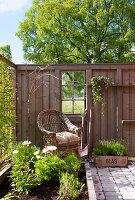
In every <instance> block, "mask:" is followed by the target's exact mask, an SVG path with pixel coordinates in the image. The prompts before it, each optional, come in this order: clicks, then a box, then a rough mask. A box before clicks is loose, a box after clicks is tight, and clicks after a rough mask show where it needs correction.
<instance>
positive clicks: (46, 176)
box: [35, 154, 66, 181]
mask: <svg viewBox="0 0 135 200" xmlns="http://www.w3.org/2000/svg"><path fill="white" fill-rule="evenodd" d="M65 167H66V163H65V161H64V160H63V159H61V158H60V157H59V156H58V155H50V154H48V155H46V156H45V157H43V158H42V159H41V160H38V161H37V162H36V164H35V172H36V174H37V175H38V177H39V178H40V179H41V181H42V180H47V181H49V180H55V179H57V178H59V175H60V172H61V171H63V170H64V169H65Z"/></svg>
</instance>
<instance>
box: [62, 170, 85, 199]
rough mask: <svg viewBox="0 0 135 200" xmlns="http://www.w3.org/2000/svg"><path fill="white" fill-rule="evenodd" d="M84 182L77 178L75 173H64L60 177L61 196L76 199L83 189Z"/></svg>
mask: <svg viewBox="0 0 135 200" xmlns="http://www.w3.org/2000/svg"><path fill="white" fill-rule="evenodd" d="M83 187H84V184H82V183H80V182H79V181H78V178H75V176H74V174H69V173H68V172H66V173H62V174H61V178H60V188H59V197H60V198H70V199H75V198H77V197H78V196H79V194H80V192H81V191H82V189H83Z"/></svg>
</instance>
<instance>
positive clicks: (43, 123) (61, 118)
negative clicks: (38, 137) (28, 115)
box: [37, 110, 81, 157]
mask: <svg viewBox="0 0 135 200" xmlns="http://www.w3.org/2000/svg"><path fill="white" fill-rule="evenodd" d="M37 124H38V127H39V129H40V130H41V131H42V133H43V145H44V146H47V145H55V146H57V150H58V151H63V152H65V153H68V152H72V151H74V152H75V153H76V155H77V156H78V157H80V134H81V128H78V127H77V126H75V125H73V124H72V123H71V122H70V121H69V119H68V118H67V117H66V116H65V115H64V114H63V113H61V112H58V111H56V110H44V111H41V112H40V113H39V115H38V117H37Z"/></svg>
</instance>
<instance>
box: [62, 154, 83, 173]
mask: <svg viewBox="0 0 135 200" xmlns="http://www.w3.org/2000/svg"><path fill="white" fill-rule="evenodd" d="M64 161H65V163H66V167H65V169H66V171H67V172H68V173H76V172H78V170H79V169H80V167H81V163H80V161H79V160H78V158H77V157H76V155H75V154H74V153H72V154H71V153H69V154H68V155H67V156H66V157H65V159H64Z"/></svg>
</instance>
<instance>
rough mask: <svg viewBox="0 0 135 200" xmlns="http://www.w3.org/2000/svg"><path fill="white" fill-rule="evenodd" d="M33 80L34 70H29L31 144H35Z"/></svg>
mask: <svg viewBox="0 0 135 200" xmlns="http://www.w3.org/2000/svg"><path fill="white" fill-rule="evenodd" d="M35 82H36V76H35V72H34V71H32V72H31V71H30V72H29V97H28V98H29V116H28V117H29V125H28V126H29V130H28V131H29V140H30V141H31V142H32V144H36V141H35V139H36V136H35V135H36V123H37V122H36V117H35V114H36V111H35V108H36V105H35V104H36V100H35V99H36V95H35V92H36V90H35V89H36V86H35Z"/></svg>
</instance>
